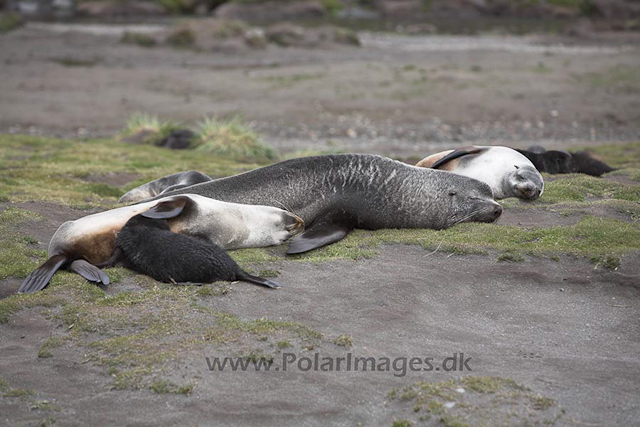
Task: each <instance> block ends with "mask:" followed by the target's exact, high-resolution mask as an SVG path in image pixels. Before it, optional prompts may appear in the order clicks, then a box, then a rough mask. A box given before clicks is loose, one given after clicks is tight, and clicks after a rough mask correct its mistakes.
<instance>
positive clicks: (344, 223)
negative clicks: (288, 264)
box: [287, 209, 358, 255]
mask: <svg viewBox="0 0 640 427" xmlns="http://www.w3.org/2000/svg"><path fill="white" fill-rule="evenodd" d="M357 222H358V219H357V218H356V216H355V215H353V214H352V213H350V212H347V211H346V210H344V209H339V210H338V211H335V212H332V213H330V214H325V215H322V216H320V217H319V218H318V219H317V220H316V221H314V222H313V223H312V224H311V226H310V227H309V228H307V229H306V230H305V231H304V232H303V233H302V234H299V235H297V236H296V237H294V238H293V239H292V240H291V243H290V244H289V249H288V250H287V255H294V254H301V253H303V252H308V251H310V250H313V249H318V248H321V247H323V246H326V245H329V244H331V243H335V242H338V241H340V240H342V239H344V237H345V236H346V235H347V234H349V232H350V231H351V230H353V229H354V228H355V227H356V224H357Z"/></svg>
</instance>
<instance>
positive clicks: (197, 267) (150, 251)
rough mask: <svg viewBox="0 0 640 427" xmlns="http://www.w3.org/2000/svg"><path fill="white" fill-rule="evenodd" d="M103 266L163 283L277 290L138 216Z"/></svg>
mask: <svg viewBox="0 0 640 427" xmlns="http://www.w3.org/2000/svg"><path fill="white" fill-rule="evenodd" d="M106 265H122V266H123V267H126V268H128V269H130V270H133V271H136V272H138V273H142V274H146V275H147V276H150V277H153V278H154V279H156V280H158V281H160V282H166V283H170V282H191V283H212V282H215V281H217V280H228V281H236V280H244V281H248V282H251V283H255V284H259V285H263V286H268V287H272V288H276V287H280V285H279V284H278V283H276V282H273V281H270V280H266V279H263V278H261V277H257V276H251V275H249V274H248V273H246V272H244V271H243V270H242V269H241V268H240V267H239V266H238V264H236V262H235V261H234V260H233V259H231V257H230V256H229V255H228V254H227V253H226V252H225V251H224V250H223V249H221V248H220V247H219V246H217V245H215V244H213V243H211V242H208V241H205V240H202V239H198V238H195V237H191V236H187V235H183V234H177V233H173V232H172V231H171V229H170V227H169V224H168V223H167V221H165V220H162V219H152V218H146V217H144V216H142V215H136V216H134V217H133V218H131V219H130V220H129V221H127V223H126V224H125V226H124V227H123V228H122V230H121V231H120V233H118V237H117V238H116V246H115V251H114V255H113V257H112V258H111V259H110V260H109V261H107V262H106V263H105V265H103V266H106Z"/></svg>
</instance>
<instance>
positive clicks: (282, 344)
mask: <svg viewBox="0 0 640 427" xmlns="http://www.w3.org/2000/svg"><path fill="white" fill-rule="evenodd" d="M276 347H278V348H279V349H281V350H282V349H284V348H290V347H293V345H292V344H291V341H289V340H284V341H278V342H277V343H276Z"/></svg>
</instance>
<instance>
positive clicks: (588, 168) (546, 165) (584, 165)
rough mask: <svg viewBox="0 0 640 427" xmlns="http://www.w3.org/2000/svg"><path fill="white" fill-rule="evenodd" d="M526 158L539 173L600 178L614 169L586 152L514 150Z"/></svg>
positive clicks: (533, 148) (535, 149)
mask: <svg viewBox="0 0 640 427" xmlns="http://www.w3.org/2000/svg"><path fill="white" fill-rule="evenodd" d="M516 151H518V152H519V153H520V154H522V155H524V156H525V157H527V158H528V159H529V160H531V162H532V163H533V164H534V166H535V167H536V169H538V170H539V171H540V172H546V173H550V174H562V173H586V174H587V175H591V176H602V175H603V174H605V173H608V172H612V171H614V170H615V169H614V168H612V167H611V166H609V165H607V164H606V163H604V162H603V161H601V160H598V159H596V158H595V157H594V156H593V154H592V153H590V152H588V151H577V152H575V153H567V152H566V151H557V150H548V151H547V150H545V149H544V147H540V146H537V145H535V146H532V147H529V149H528V150H516Z"/></svg>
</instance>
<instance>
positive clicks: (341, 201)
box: [162, 154, 502, 254]
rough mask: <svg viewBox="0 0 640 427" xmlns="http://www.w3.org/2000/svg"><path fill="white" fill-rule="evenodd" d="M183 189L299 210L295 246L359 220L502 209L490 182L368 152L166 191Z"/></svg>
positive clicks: (344, 230)
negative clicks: (301, 230) (300, 230)
mask: <svg viewBox="0 0 640 427" xmlns="http://www.w3.org/2000/svg"><path fill="white" fill-rule="evenodd" d="M183 193H189V194H200V195H202V196H205V197H212V198H215V199H218V200H222V201H227V202H234V203H245V204H260V205H267V206H275V207H280V208H284V209H287V210H288V211H290V212H293V213H295V214H296V215H298V216H300V217H301V218H302V219H303V220H304V222H305V224H306V225H307V227H306V230H305V232H304V233H302V234H300V235H298V236H296V237H295V238H294V239H293V240H292V241H291V244H290V246H289V250H288V252H287V253H288V254H296V253H302V252H306V251H309V250H312V249H315V248H319V247H321V246H324V245H327V244H330V243H333V242H336V241H338V240H340V239H342V238H343V237H344V236H346V235H347V234H348V233H349V231H351V230H352V229H353V228H356V227H357V228H364V229H381V228H431V229H444V228H448V227H451V226H453V225H455V224H458V223H460V222H469V221H479V222H491V221H495V220H496V219H497V218H498V217H499V216H500V214H501V213H502V208H501V207H500V205H499V204H498V203H496V202H495V201H494V200H493V194H492V191H491V188H490V187H489V186H488V185H487V184H485V183H483V182H480V181H478V180H475V179H472V178H468V177H465V176H461V175H455V174H452V173H449V172H444V171H438V170H432V169H425V168H419V167H415V166H410V165H407V164H405V163H401V162H398V161H395V160H391V159H388V158H385V157H380V156H375V155H369V154H336V155H326V156H315V157H304V158H298V159H292V160H287V161H284V162H280V163H276V164H273V165H270V166H266V167H262V168H259V169H255V170H252V171H249V172H244V173H241V174H239V175H234V176H231V177H227V178H220V179H216V180H213V181H209V182H204V183H201V184H196V185H192V186H190V187H186V188H181V189H178V190H174V191H167V192H164V193H163V194H162V196H163V197H167V196H171V195H177V194H183Z"/></svg>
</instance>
